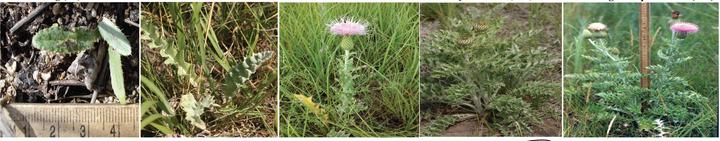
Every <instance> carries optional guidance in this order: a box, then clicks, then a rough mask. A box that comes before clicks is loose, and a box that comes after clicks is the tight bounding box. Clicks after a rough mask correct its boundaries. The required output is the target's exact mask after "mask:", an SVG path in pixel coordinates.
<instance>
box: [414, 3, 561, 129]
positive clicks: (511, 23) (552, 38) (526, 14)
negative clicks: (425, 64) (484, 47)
mask: <svg viewBox="0 0 720 141" xmlns="http://www.w3.org/2000/svg"><path fill="white" fill-rule="evenodd" d="M499 4H500V3H480V4H461V3H423V4H421V5H420V12H421V15H422V17H421V19H422V21H423V23H422V25H423V26H427V27H424V28H421V35H422V37H423V38H427V40H436V39H431V38H428V37H432V35H433V32H436V31H434V30H439V29H444V30H452V29H451V28H452V26H451V21H450V20H449V19H453V18H456V19H459V18H461V17H462V16H461V15H462V14H464V15H466V16H467V15H470V14H468V13H466V12H465V11H467V10H466V8H467V7H470V6H473V7H476V8H478V9H480V12H481V14H482V13H483V12H486V11H490V9H492V8H493V7H495V6H497V5H499ZM561 5H562V4H560V3H542V4H515V3H513V4H508V5H507V6H505V7H504V9H503V10H501V11H500V12H498V13H497V15H494V16H493V17H500V16H508V19H507V20H506V21H505V24H504V25H503V26H502V29H501V30H502V31H500V32H499V33H498V36H497V37H498V38H499V39H498V40H502V39H505V38H507V37H509V36H512V35H515V34H519V33H524V32H525V31H528V30H530V29H535V30H542V31H541V33H540V34H541V35H538V36H532V38H531V39H529V41H528V43H527V46H529V47H548V49H547V50H546V51H551V52H555V53H557V54H560V51H561V50H562V49H561V45H560V43H561V38H560V35H561V34H562V33H561V31H562V30H561V23H562V20H561V18H562V17H560V16H558V15H560V11H561ZM435 23H437V24H439V25H438V27H437V29H433V27H432V26H433V25H434V24H435ZM425 30H428V31H425ZM426 34H427V35H426ZM421 49H430V47H426V46H421ZM559 58H560V56H557V57H554V58H552V59H559ZM560 68H561V66H560V65H559V64H558V65H556V67H554V68H551V69H548V70H545V71H542V72H540V73H539V74H536V75H537V77H536V78H535V79H539V80H542V81H551V82H559V81H560V79H561V72H560V71H561V69H560ZM422 71H425V70H422ZM422 73H424V72H421V74H422ZM427 73H430V72H427ZM551 99H552V100H550V101H549V102H548V104H546V105H543V106H541V107H540V109H533V110H537V111H539V112H537V113H540V115H538V116H539V117H540V118H541V120H543V121H544V123H542V124H539V125H534V126H535V127H534V128H533V130H534V132H533V134H526V135H520V136H560V128H561V126H560V123H559V122H560V121H561V118H562V117H561V115H560V113H559V112H555V111H557V110H554V109H559V108H560V107H561V105H560V104H561V103H560V99H561V95H560V94H558V95H556V96H554V97H553V98H551ZM421 104H422V105H429V106H428V107H433V108H429V109H439V110H442V111H444V109H445V108H444V107H436V106H437V105H436V103H428V102H426V101H423V99H421ZM421 109H423V112H424V111H425V110H424V109H426V108H425V106H422V107H421ZM451 109H452V110H451V111H452V112H448V113H443V114H452V113H454V112H457V111H462V109H461V108H451ZM428 111H430V110H428ZM427 113H428V114H427V115H432V116H430V117H423V121H422V122H423V125H424V123H429V121H428V119H426V118H432V117H434V116H436V115H433V113H432V112H427ZM423 114H425V113H423ZM435 114H439V113H435ZM471 120H472V121H470V120H468V121H465V122H476V123H477V124H479V125H478V126H477V127H478V128H477V129H473V130H470V131H465V129H464V128H467V127H463V126H458V127H455V128H456V129H460V130H463V131H462V132H454V133H445V134H443V136H498V135H500V133H499V132H500V129H498V128H493V127H491V126H490V125H491V124H492V123H489V122H487V121H486V120H485V119H483V118H473V119H471ZM551 122H552V123H556V124H554V125H552V124H550V123H551ZM450 128H454V127H452V126H451V127H450ZM480 128H483V129H480ZM541 128H542V129H541ZM481 130H482V131H481ZM540 130H543V131H544V132H543V133H540Z"/></svg>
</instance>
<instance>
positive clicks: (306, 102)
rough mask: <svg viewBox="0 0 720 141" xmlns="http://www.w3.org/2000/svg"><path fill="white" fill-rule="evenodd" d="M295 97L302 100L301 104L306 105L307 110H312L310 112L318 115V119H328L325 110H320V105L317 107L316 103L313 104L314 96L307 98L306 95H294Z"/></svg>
mask: <svg viewBox="0 0 720 141" xmlns="http://www.w3.org/2000/svg"><path fill="white" fill-rule="evenodd" d="M294 95H295V98H297V99H298V100H300V102H301V103H302V104H303V105H305V107H306V108H307V109H310V111H312V112H313V113H315V115H317V116H318V118H320V119H324V120H327V119H328V114H325V109H322V108H320V105H317V104H315V103H314V102H312V96H311V97H305V95H299V94H294Z"/></svg>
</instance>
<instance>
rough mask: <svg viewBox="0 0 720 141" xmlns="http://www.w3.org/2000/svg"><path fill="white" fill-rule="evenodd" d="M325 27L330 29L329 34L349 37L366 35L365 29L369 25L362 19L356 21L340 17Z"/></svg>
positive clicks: (351, 18)
mask: <svg viewBox="0 0 720 141" xmlns="http://www.w3.org/2000/svg"><path fill="white" fill-rule="evenodd" d="M326 25H327V26H328V27H330V32H332V34H335V35H343V36H350V35H365V34H367V31H365V28H367V27H368V26H370V23H368V22H367V21H365V20H362V19H357V20H356V19H354V18H353V17H341V18H339V19H335V20H334V21H330V24H326Z"/></svg>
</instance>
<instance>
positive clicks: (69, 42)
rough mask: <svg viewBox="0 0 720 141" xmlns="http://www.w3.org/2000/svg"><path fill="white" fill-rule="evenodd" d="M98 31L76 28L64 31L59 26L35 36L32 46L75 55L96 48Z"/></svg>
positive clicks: (46, 29)
mask: <svg viewBox="0 0 720 141" xmlns="http://www.w3.org/2000/svg"><path fill="white" fill-rule="evenodd" d="M97 37H98V33H97V30H89V29H85V28H75V30H74V31H66V30H63V29H62V28H61V27H60V26H58V25H57V24H53V26H52V27H49V28H45V29H43V30H40V32H38V33H37V34H36V35H35V36H33V40H32V44H33V46H34V47H35V48H37V49H41V50H47V51H52V52H57V53H75V52H79V51H83V50H87V49H92V48H93V47H94V45H93V43H94V42H95V41H97Z"/></svg>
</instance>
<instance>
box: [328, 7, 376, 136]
mask: <svg viewBox="0 0 720 141" xmlns="http://www.w3.org/2000/svg"><path fill="white" fill-rule="evenodd" d="M327 26H328V27H329V28H330V32H331V33H332V34H335V35H342V40H340V48H342V49H343V51H345V54H343V56H342V59H338V60H337V61H338V66H340V69H339V70H338V74H339V76H340V78H339V79H337V81H338V82H339V83H340V88H339V89H337V88H333V90H335V92H336V93H338V95H335V98H337V99H339V100H340V105H338V106H336V107H335V109H336V110H337V112H338V113H339V115H340V119H342V121H343V124H347V123H353V122H352V121H353V120H352V119H351V118H350V116H351V115H353V114H356V113H358V112H360V111H363V110H365V109H367V107H365V106H363V105H362V104H361V102H359V101H358V100H356V99H355V93H356V92H357V90H356V89H355V82H354V81H353V79H355V78H357V77H358V76H357V75H354V74H352V70H354V69H355V66H354V65H353V58H350V56H352V55H354V54H356V53H355V52H352V51H351V50H352V49H353V47H354V46H355V44H354V43H353V40H352V36H353V35H365V34H367V31H366V30H367V29H366V28H367V27H368V26H370V23H368V22H367V21H365V20H362V19H355V18H353V17H341V18H338V19H335V20H334V21H331V22H330V23H329V24H327Z"/></svg>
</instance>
